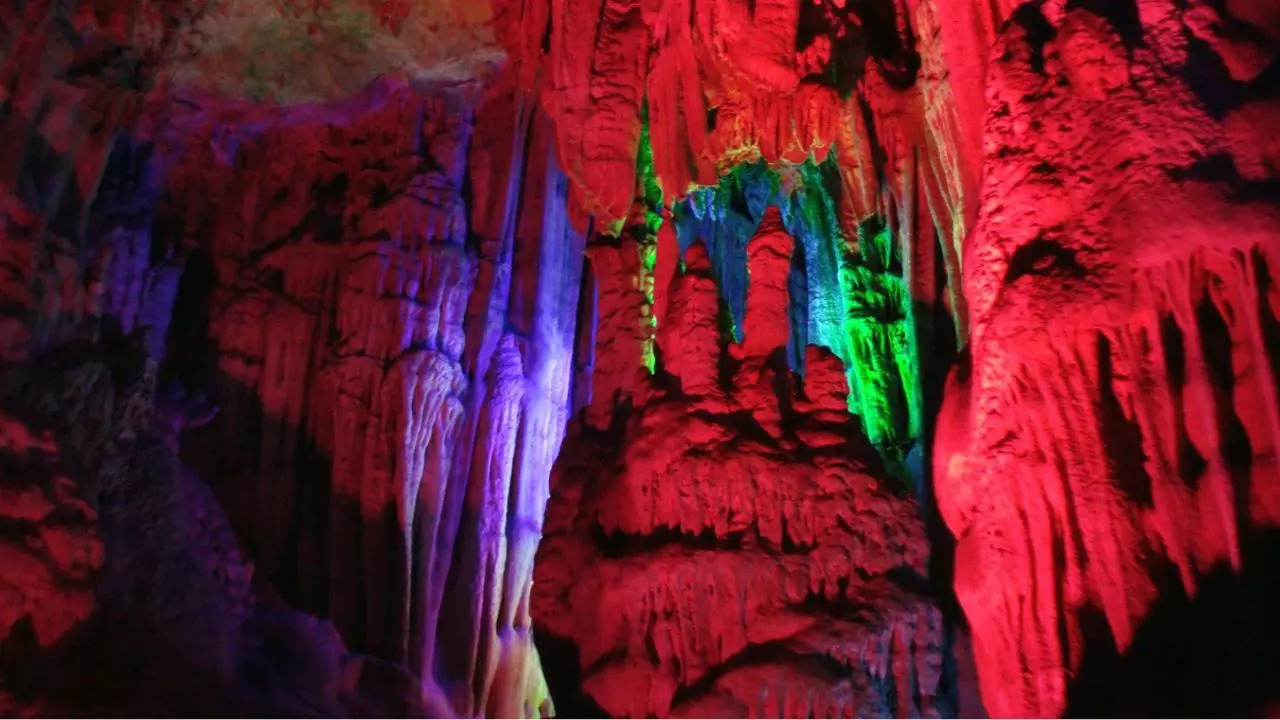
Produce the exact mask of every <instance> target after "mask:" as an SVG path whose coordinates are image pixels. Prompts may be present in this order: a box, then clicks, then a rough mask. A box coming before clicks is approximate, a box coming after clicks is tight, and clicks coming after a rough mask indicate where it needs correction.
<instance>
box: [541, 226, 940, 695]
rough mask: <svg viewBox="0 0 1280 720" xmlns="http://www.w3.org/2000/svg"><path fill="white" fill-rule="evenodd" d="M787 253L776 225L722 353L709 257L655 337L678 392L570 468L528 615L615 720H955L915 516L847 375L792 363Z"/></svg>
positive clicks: (685, 283) (694, 257) (656, 387)
mask: <svg viewBox="0 0 1280 720" xmlns="http://www.w3.org/2000/svg"><path fill="white" fill-rule="evenodd" d="M792 248H793V242H792V240H791V238H790V236H789V235H787V234H786V232H785V231H784V230H783V229H782V228H781V226H780V216H779V213H778V211H777V208H771V209H770V210H769V211H768V212H767V213H766V215H765V221H764V222H763V223H762V225H761V228H760V229H759V231H758V232H757V233H756V235H755V237H754V238H753V239H752V240H751V242H750V243H749V244H748V253H749V255H750V258H751V260H750V266H749V267H750V272H751V284H750V287H749V289H748V294H747V302H746V307H747V315H746V317H747V323H746V326H745V328H744V331H745V339H744V341H743V342H742V343H741V344H735V345H733V346H732V357H727V355H728V353H729V351H730V349H729V348H728V347H726V346H725V343H724V342H723V340H722V339H721V337H720V334H719V331H718V330H717V328H716V326H715V324H714V320H715V316H716V315H715V309H716V298H717V288H716V285H715V283H714V281H712V280H711V279H710V278H709V277H708V276H709V274H710V269H711V268H710V262H709V259H708V257H707V254H706V252H705V249H704V248H703V246H702V244H700V243H699V244H695V245H693V246H692V247H691V248H690V250H689V253H688V255H687V257H686V258H685V265H684V271H683V272H682V273H681V274H680V275H678V276H677V277H676V278H675V279H674V281H673V283H672V285H673V287H672V288H671V291H670V296H671V298H672V300H671V304H670V306H669V309H668V313H667V314H666V316H665V317H664V318H662V322H663V323H666V324H665V325H660V327H664V328H669V330H664V334H663V335H662V336H661V339H660V343H659V352H660V353H661V354H662V357H663V359H664V362H665V363H666V364H667V367H668V368H670V370H669V372H670V373H671V375H673V376H674V377H671V378H670V379H669V382H667V383H665V385H666V387H663V384H660V383H659V381H658V379H653V380H649V381H647V382H646V383H644V384H642V385H641V386H640V387H639V388H638V390H639V394H638V396H637V397H636V398H635V400H634V406H633V408H632V409H631V411H630V412H629V413H628V414H626V415H625V416H624V417H622V418H620V419H619V420H618V421H617V422H615V423H614V427H611V428H609V429H608V430H605V431H597V430H591V429H587V428H583V429H582V431H581V432H579V433H573V434H571V440H570V441H568V442H567V443H566V445H565V447H564V450H563V451H562V453H561V456H560V459H559V461H558V462H557V464H556V470H555V472H554V474H553V480H552V486H553V488H554V495H553V496H552V499H551V502H550V503H549V505H548V507H547V520H546V525H545V527H544V539H543V543H542V547H541V550H540V551H539V555H538V562H537V565H536V578H535V579H536V582H535V584H534V595H533V611H534V616H535V619H536V621H537V622H538V623H539V625H538V626H539V627H540V628H541V631H542V632H544V633H546V634H547V635H548V636H552V637H557V638H563V639H565V640H568V641H569V642H571V644H572V646H573V647H574V648H575V650H576V653H577V662H578V663H579V665H580V667H581V678H580V682H581V688H582V691H583V692H584V693H585V694H587V695H588V696H590V697H591V698H592V700H594V701H595V702H596V703H597V704H598V705H599V706H600V707H601V708H602V709H603V710H604V711H605V712H607V713H608V714H610V715H611V716H625V717H641V716H646V717H647V716H658V717H667V716H675V717H686V716H688V717H746V716H752V717H756V716H762V717H770V716H786V717H792V716H801V717H808V716H814V717H865V716H875V717H881V716H885V717H887V716H896V715H904V714H911V715H918V714H922V713H923V714H924V715H934V714H936V713H938V712H940V711H943V712H945V708H939V707H938V706H937V705H936V704H935V703H936V701H937V700H938V699H942V698H938V697H937V696H939V695H940V694H941V691H940V690H939V681H940V679H941V675H942V652H943V629H942V619H941V616H940V614H939V612H938V610H937V609H936V608H935V607H934V606H933V603H932V602H931V601H930V599H929V598H928V597H927V595H925V594H922V593H921V588H923V587H926V583H925V582H924V574H925V559H926V557H927V553H928V550H927V545H926V542H925V538H924V533H923V530H922V528H921V525H920V519H919V514H918V512H917V510H916V507H915V505H914V503H912V502H911V501H910V500H908V499H905V498H904V497H903V494H904V493H903V491H904V488H902V487H901V486H898V487H895V486H894V484H893V481H892V480H890V479H889V478H888V477H887V476H886V474H885V471H884V469H883V465H882V463H881V461H880V458H879V456H878V455H877V454H876V453H875V451H874V449H873V448H872V447H871V445H870V444H869V443H868V442H867V441H866V440H865V438H864V436H863V435H862V434H861V433H860V432H859V430H858V427H857V423H856V421H855V420H854V418H852V417H851V416H850V415H849V414H848V412H847V410H846V395H847V387H846V385H845V379H844V372H843V367H842V365H841V363H840V361H839V359H838V358H835V357H834V356H832V355H830V353H828V352H826V351H824V350H821V349H819V348H816V347H813V346H810V347H809V348H808V352H807V356H806V374H805V376H804V378H803V381H802V382H798V381H797V380H798V379H797V378H796V377H795V376H794V375H793V374H792V372H791V371H790V369H789V368H788V367H787V365H786V352H785V351H786V343H787V340H788V335H789V332H788V330H789V323H788V322H787V318H786V309H787V307H788V302H787V287H786V280H787V275H788V272H789V270H790V265H791V257H790V255H791V252H792ZM726 363H728V364H729V365H733V366H736V367H734V368H733V369H730V370H728V371H727V372H728V373H729V377H724V376H723V375H722V373H721V367H723V366H725V364H726ZM726 380H727V381H728V382H724V381H726ZM548 670H549V673H551V678H552V682H553V685H554V684H555V683H557V680H556V678H555V673H556V672H562V673H564V672H568V671H567V670H566V669H565V668H564V662H563V660H562V662H561V663H560V664H559V665H555V664H553V665H549V668H548ZM943 700H944V702H945V699H943Z"/></svg>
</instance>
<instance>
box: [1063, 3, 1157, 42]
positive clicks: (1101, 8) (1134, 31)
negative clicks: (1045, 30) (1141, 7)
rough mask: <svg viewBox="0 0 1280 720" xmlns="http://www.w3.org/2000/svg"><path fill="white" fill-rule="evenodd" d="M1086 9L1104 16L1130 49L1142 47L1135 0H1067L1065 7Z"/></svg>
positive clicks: (1139, 20)
mask: <svg viewBox="0 0 1280 720" xmlns="http://www.w3.org/2000/svg"><path fill="white" fill-rule="evenodd" d="M1077 8H1078V9H1081V10H1086V11H1088V12H1091V13H1093V14H1094V15H1097V16H1098V17H1101V18H1105V19H1106V20H1107V21H1108V22H1110V23H1111V28H1112V29H1113V30H1115V31H1116V34H1117V35H1119V36H1120V41H1121V42H1122V43H1124V46H1125V47H1126V48H1127V49H1129V50H1130V51H1132V50H1134V49H1136V48H1139V47H1142V46H1143V45H1144V41H1143V38H1142V19H1141V18H1140V17H1139V15H1138V3H1137V2H1136V0H1067V5H1066V9H1067V10H1074V9H1077Z"/></svg>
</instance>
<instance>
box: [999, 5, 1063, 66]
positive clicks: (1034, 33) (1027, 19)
mask: <svg viewBox="0 0 1280 720" xmlns="http://www.w3.org/2000/svg"><path fill="white" fill-rule="evenodd" d="M1041 5H1042V0H1036V1H1035V2H1027V3H1023V4H1022V5H1019V6H1018V8H1017V9H1016V10H1014V11H1013V14H1011V15H1010V16H1009V21H1010V22H1012V23H1016V24H1017V25H1019V26H1021V27H1022V29H1023V31H1024V32H1025V33H1026V39H1027V48H1028V50H1029V52H1030V63H1031V69H1032V70H1034V71H1036V72H1038V73H1041V74H1044V47H1045V45H1047V44H1049V42H1050V41H1051V40H1053V39H1054V38H1055V37H1057V34H1058V31H1057V30H1055V29H1054V27H1053V25H1051V24H1049V19H1048V18H1046V17H1045V16H1044V12H1043V11H1042V10H1041Z"/></svg>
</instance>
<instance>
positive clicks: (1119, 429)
mask: <svg viewBox="0 0 1280 720" xmlns="http://www.w3.org/2000/svg"><path fill="white" fill-rule="evenodd" d="M1097 361H1098V393H1099V408H1098V410H1099V414H1100V420H1101V427H1100V428H1099V430H1100V431H1101V435H1102V443H1103V447H1104V448H1105V452H1106V454H1107V462H1108V463H1109V464H1110V466H1111V476H1112V477H1113V478H1115V480H1116V484H1117V485H1118V486H1119V488H1120V491H1121V492H1123V493H1124V494H1125V497H1127V498H1129V500H1131V501H1133V502H1135V503H1137V504H1138V505H1139V506H1141V507H1144V508H1148V507H1151V505H1152V496H1151V484H1152V480H1151V476H1150V475H1148V474H1147V469H1146V460H1147V457H1146V454H1145V453H1144V452H1143V449H1142V429H1141V428H1140V427H1139V426H1138V423H1137V422H1136V421H1134V420H1132V419H1130V418H1128V417H1126V416H1125V412H1124V409H1123V408H1122V407H1121V405H1120V400H1119V398H1117V397H1116V393H1115V382H1116V378H1115V366H1114V362H1113V358H1112V355H1111V342H1110V340H1108V339H1107V338H1106V336H1105V335H1100V336H1099V337H1098V358H1097Z"/></svg>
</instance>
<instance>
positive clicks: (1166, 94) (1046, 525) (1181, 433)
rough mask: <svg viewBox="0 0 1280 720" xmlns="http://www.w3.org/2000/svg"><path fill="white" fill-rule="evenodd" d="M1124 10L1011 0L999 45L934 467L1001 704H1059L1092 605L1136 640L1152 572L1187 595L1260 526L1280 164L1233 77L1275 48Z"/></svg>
mask: <svg viewBox="0 0 1280 720" xmlns="http://www.w3.org/2000/svg"><path fill="white" fill-rule="evenodd" d="M1245 5H1247V4H1245ZM1129 7H1131V8H1132V10H1133V11H1134V12H1132V13H1128V14H1126V13H1125V12H1122V11H1121V9H1120V8H1119V6H1116V7H1115V8H1114V9H1112V10H1110V11H1108V12H1106V13H1105V14H1097V13H1095V12H1090V11H1088V10H1085V9H1082V8H1074V9H1066V8H1063V7H1062V6H1061V5H1056V4H1047V5H1046V6H1045V7H1044V8H1043V11H1042V10H1041V9H1037V8H1034V7H1031V6H1023V7H1021V8H1019V9H1018V10H1017V12H1016V13H1014V15H1013V21H1012V22H1011V23H1010V24H1009V25H1008V26H1007V27H1006V29H1005V31H1004V32H1003V33H1002V34H1001V36H1000V38H999V41H998V43H997V45H996V51H995V53H994V54H993V55H992V64H991V76H990V83H989V85H988V95H987V97H988V99H989V109H988V114H987V120H986V126H985V139H984V142H985V149H986V163H985V165H984V175H985V182H984V186H983V196H982V197H983V199H982V208H981V211H980V214H979V221H978V225H977V227H976V228H975V231H974V233H973V235H972V236H971V237H970V238H969V239H968V240H967V242H966V248H965V250H966V256H965V268H966V271H965V290H966V293H967V295H968V297H969V302H970V308H971V310H972V316H971V318H972V327H973V333H972V343H971V348H972V371H971V374H970V375H969V376H968V378H967V379H963V380H961V379H960V378H956V379H954V380H953V383H952V384H951V385H950V386H949V387H948V389H947V392H946V395H945V398H946V400H945V402H946V407H945V408H944V422H943V423H941V424H940V426H939V435H940V444H939V446H938V450H937V453H936V454H935V458H934V462H935V467H936V468H937V477H938V502H939V506H940V509H941V510H942V513H943V516H944V517H945V518H946V520H947V522H948V524H949V525H950V527H951V529H952V530H953V532H955V533H956V535H957V536H959V546H958V548H957V555H956V593H957V595H958V596H959V598H960V601H961V603H962V604H963V606H964V608H965V612H966V615H967V616H968V618H969V620H970V622H971V623H972V626H973V628H974V646H975V652H976V655H977V659H978V666H979V670H980V677H981V681H982V686H983V697H984V700H985V701H986V704H987V706H988V707H989V708H990V709H991V711H992V712H993V713H995V714H999V715H1055V714H1058V713H1061V712H1063V710H1064V708H1065V707H1067V702H1068V696H1067V691H1068V687H1069V683H1070V681H1071V678H1073V677H1074V676H1076V675H1077V674H1078V673H1079V672H1081V671H1082V663H1087V662H1088V661H1087V660H1086V659H1085V655H1086V653H1087V652H1088V651H1090V650H1092V649H1095V646H1096V645H1097V644H1098V642H1099V640H1098V639H1097V637H1096V634H1095V635H1093V636H1089V635H1087V633H1086V629H1085V622H1086V619H1087V616H1089V615H1091V614H1093V615H1101V616H1102V617H1103V618H1105V627H1106V631H1105V632H1107V633H1108V634H1109V635H1111V637H1112V638H1113V639H1114V643H1115V646H1116V647H1117V648H1118V649H1119V650H1120V652H1121V653H1125V652H1128V651H1129V650H1130V649H1131V647H1132V645H1133V643H1134V640H1135V637H1136V636H1137V635H1138V634H1139V631H1140V628H1141V627H1142V626H1143V623H1144V621H1145V620H1146V619H1147V618H1148V616H1149V615H1150V613H1151V612H1152V609H1153V606H1154V604H1155V602H1156V600H1157V597H1158V595H1159V594H1160V593H1162V592H1164V593H1173V592H1176V588H1175V589H1172V590H1171V589H1169V588H1168V587H1167V586H1166V584H1165V583H1163V581H1162V577H1163V576H1162V575H1161V571H1160V570H1159V568H1161V567H1162V566H1165V567H1168V566H1171V567H1172V568H1174V569H1175V570H1174V575H1175V576H1176V577H1177V578H1179V579H1180V581H1181V582H1180V584H1181V585H1182V590H1183V591H1184V592H1185V593H1186V594H1187V595H1189V596H1191V597H1195V596H1196V594H1197V590H1198V586H1199V585H1200V583H1201V578H1203V577H1204V576H1205V575H1206V574H1208V573H1209V572H1210V570H1211V569H1213V568H1214V567H1215V566H1221V565H1226V566H1228V567H1231V568H1234V569H1235V570H1237V571H1239V570H1241V568H1242V567H1243V566H1247V565H1248V564H1249V563H1250V560H1251V558H1250V557H1249V552H1248V550H1247V548H1248V547H1249V546H1250V542H1251V538H1253V537H1255V536H1256V534H1257V533H1258V532H1260V531H1262V530H1264V529H1266V528H1273V527H1274V526H1275V524H1276V523H1277V516H1276V513H1275V510H1276V508H1277V505H1278V504H1280V501H1278V500H1277V498H1278V497H1280V481H1278V478H1280V473H1278V472H1277V468H1276V466H1275V462H1274V458H1273V455H1274V452H1275V450H1274V449H1275V448H1276V447H1277V446H1278V445H1277V435H1276V428H1278V427H1280V413H1277V395H1276V372H1275V358H1274V353H1273V351H1272V350H1269V349H1268V348H1269V347H1274V342H1275V328H1276V326H1275V318H1274V316H1275V313H1276V309H1277V308H1276V294H1275V285H1274V282H1273V280H1272V278H1273V276H1274V273H1275V267H1276V263H1277V261H1278V258H1277V253H1278V252H1280V208H1278V207H1277V206H1276V204H1275V198H1274V195H1273V194H1272V193H1270V192H1269V191H1268V190H1264V189H1263V188H1265V187H1273V186H1274V185H1273V184H1274V182H1275V181H1276V179H1277V172H1278V171H1280V168H1278V167H1277V166H1276V165H1275V163H1274V162H1273V161H1272V160H1271V159H1269V158H1271V156H1272V155H1271V153H1272V152H1273V146H1274V142H1273V141H1272V139H1271V137H1272V135H1273V133H1269V131H1267V130H1264V129H1263V127H1264V126H1263V125H1259V124H1257V120H1258V118H1260V117H1262V116H1263V114H1266V113H1270V112H1273V110H1274V102H1273V101H1271V100H1265V99H1256V100H1255V99H1252V97H1253V96H1252V95H1251V94H1250V91H1247V90H1245V89H1244V88H1246V87H1250V86H1249V85H1248V83H1250V82H1253V79H1254V78H1257V77H1258V75H1257V73H1258V72H1259V70H1258V68H1259V66H1258V65H1255V64H1253V61H1251V60H1250V59H1249V58H1250V57H1257V56H1258V55H1259V54H1262V55H1264V56H1274V53H1275V51H1276V50H1277V46H1276V45H1275V44H1274V41H1269V40H1264V39H1263V35H1258V34H1251V32H1249V31H1246V30H1245V29H1244V27H1243V26H1241V25H1237V24H1236V23H1237V20H1238V18H1231V17H1228V16H1226V15H1223V14H1221V11H1220V10H1214V9H1211V8H1210V7H1209V6H1208V5H1198V4H1192V5H1190V6H1185V7H1183V6H1175V4H1173V3H1164V2H1158V1H1156V0H1144V1H1140V2H1137V3H1135V4H1131V5H1130V6H1129ZM1241 17H1247V15H1242V16H1241ZM1251 68H1252V69H1251ZM1238 83H1245V84H1244V85H1240V84H1238ZM1253 87H1259V88H1261V86H1253ZM1272 117H1274V116H1272ZM1119 127H1123V128H1126V131H1125V132H1123V133H1116V132H1114V129H1115V128H1119ZM1264 168H1265V169H1264ZM1264 559H1265V558H1260V557H1254V558H1253V560H1255V561H1259V560H1264ZM1176 583H1177V581H1175V584H1176ZM1175 632H1176V631H1175ZM1085 669H1087V665H1086V666H1085ZM1120 692H1123V690H1120Z"/></svg>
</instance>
